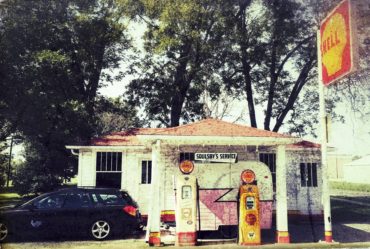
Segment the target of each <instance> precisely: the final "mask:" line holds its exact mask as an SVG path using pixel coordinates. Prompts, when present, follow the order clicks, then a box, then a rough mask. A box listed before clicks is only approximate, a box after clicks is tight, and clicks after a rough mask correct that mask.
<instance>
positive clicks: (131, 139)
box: [91, 119, 293, 146]
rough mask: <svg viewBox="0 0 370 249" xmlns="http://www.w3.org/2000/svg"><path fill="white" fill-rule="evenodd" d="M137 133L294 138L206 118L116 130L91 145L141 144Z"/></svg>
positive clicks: (96, 139)
mask: <svg viewBox="0 0 370 249" xmlns="http://www.w3.org/2000/svg"><path fill="white" fill-rule="evenodd" d="M137 135H157V136H158V135H159V136H161V135H162V136H224V137H275V138H293V137H292V136H289V135H285V134H280V133H277V132H272V131H266V130H261V129H257V128H253V127H249V126H244V125H238V124H233V123H229V122H225V121H222V120H217V119H204V120H201V121H199V122H195V123H191V124H187V125H181V126H177V127H172V128H137V129H130V130H127V131H123V132H115V133H112V134H109V135H106V136H102V137H99V138H95V139H93V140H92V141H91V145H98V146H110V145H112V146H118V145H121V146H127V145H141V144H140V141H139V140H138V137H137Z"/></svg>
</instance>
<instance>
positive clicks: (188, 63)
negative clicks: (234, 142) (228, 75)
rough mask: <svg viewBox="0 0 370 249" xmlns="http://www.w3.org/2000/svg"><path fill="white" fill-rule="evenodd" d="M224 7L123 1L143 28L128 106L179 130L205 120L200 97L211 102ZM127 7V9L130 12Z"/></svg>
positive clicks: (177, 0)
mask: <svg viewBox="0 0 370 249" xmlns="http://www.w3.org/2000/svg"><path fill="white" fill-rule="evenodd" d="M221 2H222V1H219V0H217V1H214V0H210V1H208V0H206V1H194V0H186V1H183V0H160V1H152V0H143V1H130V0H128V1H121V3H122V5H123V6H124V8H125V9H129V13H130V14H132V15H133V16H136V17H138V20H141V21H143V22H144V23H145V24H146V27H147V30H146V33H145V36H144V37H143V39H144V50H145V56H144V58H140V61H139V62H138V63H134V64H133V65H131V66H132V69H133V70H135V72H138V73H139V74H140V76H139V77H137V78H136V79H135V80H133V81H131V83H130V84H129V86H128V91H127V94H128V95H129V100H130V101H131V103H134V104H135V105H136V106H140V107H143V108H144V109H145V111H146V112H147V114H148V118H149V119H150V120H154V121H159V122H160V123H161V124H162V125H165V126H178V125H179V123H180V119H183V120H184V121H191V120H194V119H196V118H197V117H199V116H201V115H202V114H203V105H202V99H201V96H202V93H203V92H204V91H205V90H207V91H208V92H209V93H210V96H211V97H212V98H215V97H216V96H217V95H218V93H219V85H220V83H221V82H220V81H219V79H218V78H217V75H216V74H215V73H214V72H215V71H216V69H217V67H218V66H219V65H218V63H217V61H218V60H219V58H217V56H216V54H215V53H214V51H215V50H217V49H220V47H221V46H222V36H223V34H222V31H223V29H222V28H221V27H220V24H221V23H220V22H219V20H220V19H221V18H222V17H221V16H220V11H219V8H220V7H219V5H220V4H221ZM128 7H130V8H128Z"/></svg>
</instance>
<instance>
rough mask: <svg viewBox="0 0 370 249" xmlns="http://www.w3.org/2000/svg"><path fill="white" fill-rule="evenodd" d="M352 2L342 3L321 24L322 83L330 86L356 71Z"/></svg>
mask: <svg viewBox="0 0 370 249" xmlns="http://www.w3.org/2000/svg"><path fill="white" fill-rule="evenodd" d="M352 21H353V20H351V2H350V0H344V1H342V2H341V3H340V4H339V5H338V6H337V7H336V8H335V9H334V10H333V11H332V12H331V13H330V14H329V15H328V16H327V17H326V18H325V19H324V20H323V21H322V23H321V27H320V37H321V42H320V51H321V61H322V82H323V84H324V85H329V84H331V83H333V82H334V81H335V80H337V79H339V78H341V77H343V76H345V75H347V74H349V73H351V72H352V71H354V62H353V41H352V32H353V30H352V27H351V25H352V24H351V22H352Z"/></svg>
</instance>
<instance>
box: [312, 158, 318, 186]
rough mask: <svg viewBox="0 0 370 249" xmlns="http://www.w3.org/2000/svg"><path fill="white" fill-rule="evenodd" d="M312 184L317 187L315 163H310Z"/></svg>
mask: <svg viewBox="0 0 370 249" xmlns="http://www.w3.org/2000/svg"><path fill="white" fill-rule="evenodd" d="M312 186H314V187H317V164H316V163H313V164H312Z"/></svg>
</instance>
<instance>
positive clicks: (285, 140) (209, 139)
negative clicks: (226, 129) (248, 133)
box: [137, 135, 302, 146]
mask: <svg viewBox="0 0 370 249" xmlns="http://www.w3.org/2000/svg"><path fill="white" fill-rule="evenodd" d="M137 137H138V138H139V140H140V141H142V142H143V143H146V144H147V143H153V142H154V141H156V140H161V141H163V142H164V143H167V144H175V145H178V144H186V145H258V146H263V145H265V146H274V145H288V144H292V143H297V142H300V141H302V139H301V138H294V137H228V136H171V135H137Z"/></svg>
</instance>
